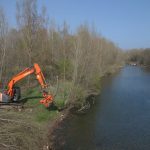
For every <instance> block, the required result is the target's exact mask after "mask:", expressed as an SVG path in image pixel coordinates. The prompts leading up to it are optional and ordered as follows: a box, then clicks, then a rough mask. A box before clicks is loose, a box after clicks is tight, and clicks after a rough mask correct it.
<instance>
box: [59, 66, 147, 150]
mask: <svg viewBox="0 0 150 150" xmlns="http://www.w3.org/2000/svg"><path fill="white" fill-rule="evenodd" d="M58 133H59V134H60V133H61V135H63V141H64V142H63V144H62V145H61V147H59V143H57V144H58V149H62V150H63V149H64V150H150V71H147V70H145V69H143V68H140V67H131V66H126V67H125V68H123V69H122V70H121V71H120V72H119V73H118V74H116V75H114V76H111V77H107V78H106V79H104V81H103V85H102V91H101V94H100V96H98V97H97V100H96V104H95V105H94V106H93V108H92V109H91V110H90V111H89V112H88V113H87V114H85V115H81V116H73V118H71V119H68V120H67V121H66V122H65V123H64V125H63V127H62V128H61V129H60V130H58ZM58 136H59V135H58ZM56 149H57V148H56Z"/></svg>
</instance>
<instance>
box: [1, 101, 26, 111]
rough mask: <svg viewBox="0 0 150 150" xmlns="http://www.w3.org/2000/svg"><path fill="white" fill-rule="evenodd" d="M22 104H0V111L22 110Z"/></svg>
mask: <svg viewBox="0 0 150 150" xmlns="http://www.w3.org/2000/svg"><path fill="white" fill-rule="evenodd" d="M22 108H23V104H21V103H2V102H1V103H0V109H22Z"/></svg>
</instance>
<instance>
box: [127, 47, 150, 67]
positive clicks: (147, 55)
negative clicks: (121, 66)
mask: <svg viewBox="0 0 150 150" xmlns="http://www.w3.org/2000/svg"><path fill="white" fill-rule="evenodd" d="M127 62H129V63H130V62H135V63H137V64H139V65H145V66H150V48H146V49H132V50H130V51H128V52H127Z"/></svg>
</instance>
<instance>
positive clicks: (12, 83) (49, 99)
mask: <svg viewBox="0 0 150 150" xmlns="http://www.w3.org/2000/svg"><path fill="white" fill-rule="evenodd" d="M33 73H34V74H35V75H36V79H37V80H38V81H39V83H40V85H41V87H42V89H43V99H42V100H41V101H40V103H42V104H44V105H45V106H46V107H49V105H50V104H51V103H52V101H53V96H52V95H50V94H48V92H46V91H45V89H46V88H47V84H46V81H45V78H44V75H43V73H42V71H41V68H40V67H39V65H38V64H37V63H35V64H34V65H33V67H29V68H26V69H25V70H23V71H22V72H20V73H18V74H17V75H15V76H14V77H13V78H12V79H11V80H10V81H9V83H8V89H7V91H6V92H5V93H6V95H8V96H9V97H10V100H12V98H13V97H14V94H15V93H14V86H15V84H16V83H17V82H18V81H20V80H22V79H23V78H25V77H26V76H28V75H30V74H33ZM2 94H3V93H1V95H0V101H3V100H2V96H4V95H2ZM4 97H5V99H6V96H4Z"/></svg>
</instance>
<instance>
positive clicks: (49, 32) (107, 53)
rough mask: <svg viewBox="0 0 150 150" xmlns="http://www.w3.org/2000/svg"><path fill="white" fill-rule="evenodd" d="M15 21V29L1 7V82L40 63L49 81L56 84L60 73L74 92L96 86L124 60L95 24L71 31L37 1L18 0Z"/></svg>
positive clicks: (84, 25) (60, 76)
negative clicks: (38, 5) (49, 15)
mask: <svg viewBox="0 0 150 150" xmlns="http://www.w3.org/2000/svg"><path fill="white" fill-rule="evenodd" d="M16 22H17V27H16V28H13V29H12V28H8V27H9V26H8V21H7V19H6V17H5V14H4V12H3V10H2V9H1V10H0V54H1V55H0V57H1V58H0V82H5V83H6V81H8V79H10V78H11V77H12V75H15V74H16V73H17V72H19V71H21V70H23V68H25V67H27V66H31V65H32V64H33V63H34V62H37V63H39V65H40V66H41V68H42V70H43V72H44V73H45V75H46V79H47V80H49V81H50V82H51V83H53V81H56V79H55V78H56V76H58V77H59V80H60V81H63V82H65V81H69V82H70V83H71V88H70V92H71V93H75V92H74V89H78V87H79V88H81V87H82V88H84V89H88V90H89V89H92V88H93V89H94V88H95V86H97V82H98V81H99V79H100V77H101V76H102V75H104V74H106V73H108V72H111V71H113V70H114V69H115V68H117V67H118V66H120V65H121V64H122V62H123V61H122V60H123V55H122V51H121V50H120V48H119V47H117V46H116V45H115V44H114V43H113V42H111V41H109V40H108V39H106V38H104V37H102V36H101V35H100V34H99V33H98V32H97V31H96V29H95V28H94V27H93V28H91V27H89V26H88V25H86V24H82V25H80V26H79V27H78V28H77V30H76V31H75V32H73V33H72V32H70V30H69V25H68V24H67V23H66V22H64V23H63V25H62V26H59V25H57V24H56V23H55V21H54V20H50V19H49V17H48V16H47V13H46V9H45V7H43V8H42V9H41V12H39V11H37V2H36V0H21V1H18V2H17V4H16ZM27 81H28V82H26V83H27V84H30V79H27ZM70 96H72V97H76V96H75V95H74V94H70Z"/></svg>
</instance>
